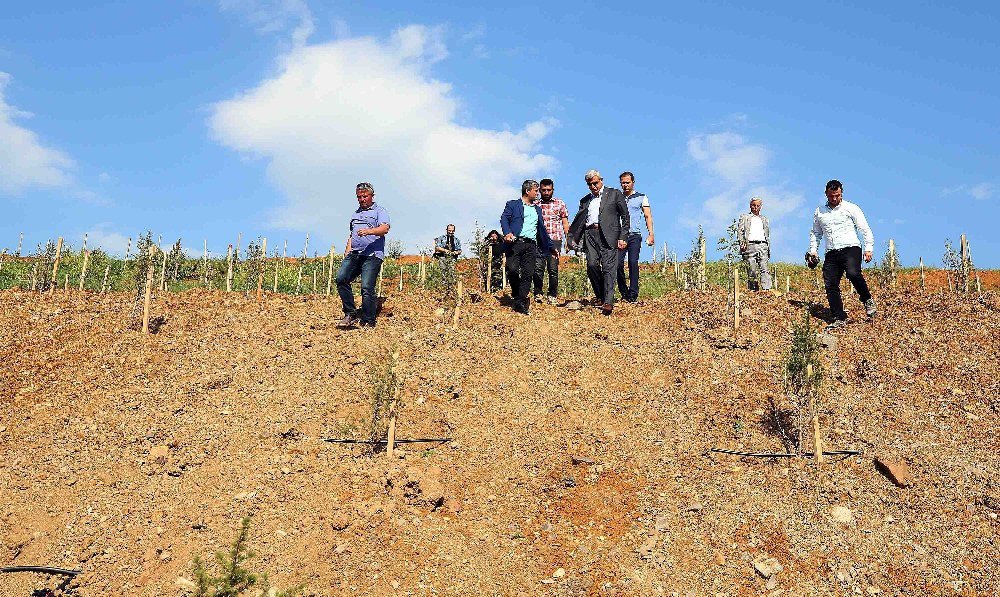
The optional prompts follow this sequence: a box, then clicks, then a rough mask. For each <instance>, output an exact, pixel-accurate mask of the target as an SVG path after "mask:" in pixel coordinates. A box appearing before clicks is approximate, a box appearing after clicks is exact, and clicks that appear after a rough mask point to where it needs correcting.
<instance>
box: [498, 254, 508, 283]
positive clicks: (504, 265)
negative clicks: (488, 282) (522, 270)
mask: <svg viewBox="0 0 1000 597" xmlns="http://www.w3.org/2000/svg"><path fill="white" fill-rule="evenodd" d="M500 267H501V272H502V276H503V277H502V278H501V280H500V288H507V254H506V253H504V255H503V257H501V262H500Z"/></svg>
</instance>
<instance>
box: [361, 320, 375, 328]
mask: <svg viewBox="0 0 1000 597" xmlns="http://www.w3.org/2000/svg"><path fill="white" fill-rule="evenodd" d="M358 325H360V326H361V327H363V328H373V327H375V322H374V321H362V322H361V323H360V324H358Z"/></svg>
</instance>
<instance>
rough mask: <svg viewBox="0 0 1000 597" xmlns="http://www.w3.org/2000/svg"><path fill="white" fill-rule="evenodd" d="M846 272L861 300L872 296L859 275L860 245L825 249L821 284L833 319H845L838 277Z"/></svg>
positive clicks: (862, 277) (845, 313)
mask: <svg viewBox="0 0 1000 597" xmlns="http://www.w3.org/2000/svg"><path fill="white" fill-rule="evenodd" d="M845 273H846V274H847V279H848V280H850V282H851V284H853V285H854V289H855V290H857V291H858V297H859V298H860V299H861V302H862V303H863V302H865V301H867V300H868V299H870V298H871V297H872V294H871V292H869V291H868V283H867V282H865V277H864V276H862V275H861V247H845V248H843V249H834V250H832V251H827V252H826V256H825V257H824V258H823V284H824V285H825V286H826V300H828V301H830V311H831V312H832V313H833V318H834V319H847V312H846V311H844V301H843V299H842V298H841V297H840V278H841V277H843V276H844V274H845Z"/></svg>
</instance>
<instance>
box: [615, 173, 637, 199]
mask: <svg viewBox="0 0 1000 597" xmlns="http://www.w3.org/2000/svg"><path fill="white" fill-rule="evenodd" d="M618 182H620V183H622V192H623V193H625V195H626V196H628V195H631V194H632V193H634V192H635V174H632V173H631V172H622V173H621V174H619V175H618Z"/></svg>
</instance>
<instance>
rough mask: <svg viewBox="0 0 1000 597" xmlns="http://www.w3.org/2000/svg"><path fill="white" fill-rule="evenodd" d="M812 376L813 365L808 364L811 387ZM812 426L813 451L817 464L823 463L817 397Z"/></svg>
mask: <svg viewBox="0 0 1000 597" xmlns="http://www.w3.org/2000/svg"><path fill="white" fill-rule="evenodd" d="M812 377H813V367H812V365H806V380H807V382H808V384H809V387H810V388H812ZM812 407H813V408H812V410H813V416H812V428H813V452H814V456H815V458H816V464H823V438H822V437H821V436H820V434H819V412H817V411H818V407H817V405H816V399H815V398H813V400H812Z"/></svg>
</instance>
